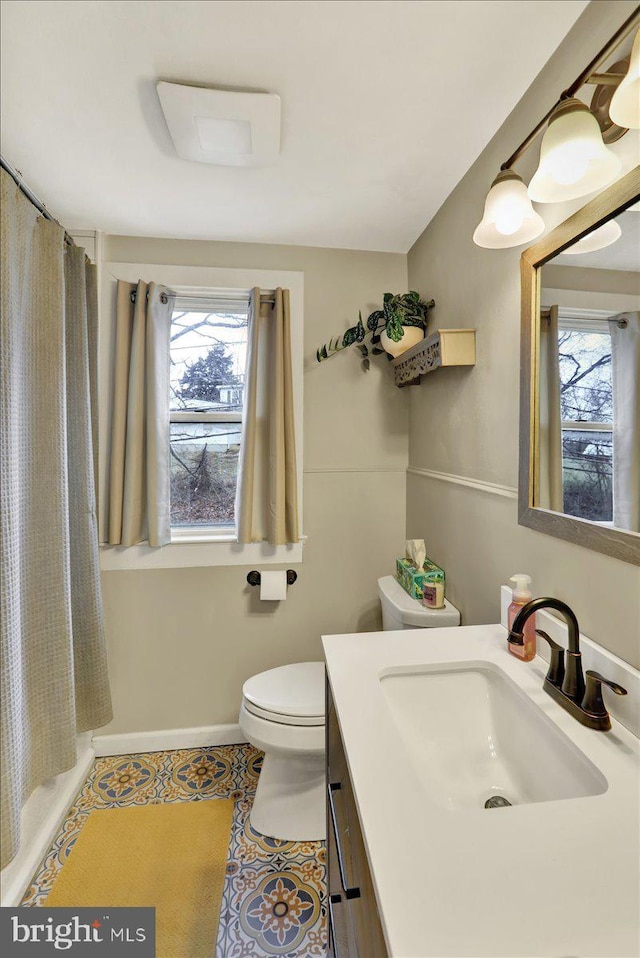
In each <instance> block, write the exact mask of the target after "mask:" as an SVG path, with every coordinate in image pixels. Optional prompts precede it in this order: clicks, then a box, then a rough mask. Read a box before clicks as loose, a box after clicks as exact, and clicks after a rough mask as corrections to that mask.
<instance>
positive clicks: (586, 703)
mask: <svg viewBox="0 0 640 958" xmlns="http://www.w3.org/2000/svg"><path fill="white" fill-rule="evenodd" d="M585 674H586V677H587V684H586V688H585V692H584V698H583V700H582V709H583V711H585V712H589V714H590V715H608V713H607V710H606V708H605V704H604V702H603V700H602V686H603V685H606V686H608V687H609V688H610V689H611V691H612V692H615V693H616V695H626V694H627V690H626V689H623V687H622V686H621V685H618V683H617V682H612V681H611V680H610V679H605V677H604V675H600V673H599V672H594V671H593V670H592V669H587V671H586V673H585Z"/></svg>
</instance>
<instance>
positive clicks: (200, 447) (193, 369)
mask: <svg viewBox="0 0 640 958" xmlns="http://www.w3.org/2000/svg"><path fill="white" fill-rule="evenodd" d="M247 313H248V300H237V301H233V302H225V301H223V300H220V301H216V300H215V299H213V298H212V300H211V302H210V303H209V304H204V305H202V304H201V303H198V304H195V303H194V304H193V305H190V304H189V302H188V300H182V299H180V298H178V301H177V303H176V309H175V310H174V313H173V317H172V322H171V345H170V363H171V379H170V384H171V397H170V410H171V437H170V440H171V441H170V450H171V524H172V526H196V527H197V526H200V527H202V526H223V525H224V526H226V525H233V523H234V519H235V516H234V503H235V493H236V484H237V475H238V455H239V451H240V440H241V433H242V401H243V389H244V376H245V362H246V351H247Z"/></svg>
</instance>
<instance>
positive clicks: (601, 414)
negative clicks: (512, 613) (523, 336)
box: [535, 204, 640, 532]
mask: <svg viewBox="0 0 640 958" xmlns="http://www.w3.org/2000/svg"><path fill="white" fill-rule="evenodd" d="M604 241H606V245H605V246H602V245H601V244H602V243H603V242H604ZM594 246H595V248H593V247H594ZM540 304H541V310H540V336H539V397H538V398H539V416H538V455H537V477H538V478H537V495H536V497H535V502H536V505H538V506H540V507H542V508H545V509H551V510H552V511H555V512H561V513H564V514H565V515H568V516H575V517H578V518H581V519H587V520H590V521H592V522H596V523H601V524H604V525H609V526H613V527H616V528H620V529H626V530H629V531H634V532H639V531H640V313H639V312H638V309H639V308H640V205H639V204H636V205H635V206H633V207H631V208H630V209H627V210H626V211H625V212H623V213H621V214H618V216H616V217H615V218H613V219H612V220H610V221H609V222H608V223H606V224H604V227H603V226H602V225H601V226H599V227H598V229H597V230H593V231H592V232H591V233H588V234H586V236H584V237H583V238H581V239H580V240H579V241H578V242H577V243H576V244H574V248H573V249H572V248H571V247H569V248H568V249H567V250H565V251H564V252H563V253H560V254H558V255H556V256H555V257H554V258H553V259H552V260H550V261H549V262H548V263H546V264H545V266H544V267H543V268H542V283H541V299H540Z"/></svg>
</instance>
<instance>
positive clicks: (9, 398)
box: [0, 170, 112, 867]
mask: <svg viewBox="0 0 640 958" xmlns="http://www.w3.org/2000/svg"><path fill="white" fill-rule="evenodd" d="M1 173H2V183H1V188H2V197H1V200H2V210H1V250H0V253H1V269H2V340H1V350H0V360H1V382H0V389H1V392H0V494H1V502H0V562H1V565H0V587H1V588H0V592H1V607H0V615H1V631H0V643H1V648H0V652H1V666H2V678H1V682H2V687H1V699H0V704H1V710H2V712H1V718H2V754H1V772H2V793H1V808H0V811H1V817H2V860H1V865H2V867H4V865H6V864H7V863H8V862H9V861H10V860H11V859H12V858H13V857H14V856H15V854H16V852H17V849H18V845H19V842H20V811H21V808H22V805H23V804H24V802H25V801H26V799H27V798H28V797H29V795H30V794H31V792H32V791H33V790H34V789H35V788H36V787H37V786H38V785H41V784H42V783H43V782H45V781H47V780H48V779H51V778H53V777H54V776H55V775H58V774H59V773H60V772H63V771H65V770H67V769H69V768H71V767H73V765H74V764H75V762H76V737H77V733H78V732H81V731H86V730H89V729H94V728H98V727H99V726H102V725H105V724H106V723H107V722H109V720H110V719H111V717H112V711H111V699H110V692H109V681H108V675H107V661H106V649H105V639H104V624H103V613H102V600H101V595H100V578H99V565H98V536H97V526H96V510H95V494H94V463H95V458H94V455H95V446H94V437H95V436H96V434H97V433H96V421H95V415H96V408H95V401H94V402H93V403H92V396H93V398H94V400H95V389H94V385H93V384H95V376H96V336H97V331H96V324H97V309H96V306H97V294H96V278H95V267H93V266H91V265H90V264H88V263H87V262H86V257H85V255H84V251H83V250H81V249H78V248H76V247H74V246H67V245H66V244H65V234H64V230H63V229H62V227H60V226H59V225H58V224H56V223H53V222H51V221H49V220H47V219H44V218H43V217H41V216H39V215H38V213H37V210H36V209H35V208H34V207H33V206H32V205H31V203H30V202H29V201H28V200H27V199H26V197H25V196H24V195H23V194H22V193H21V192H20V191H19V190H18V188H17V186H16V185H15V183H14V182H13V179H12V178H11V177H10V176H9V175H8V174H7V173H5V171H4V170H2V171H1Z"/></svg>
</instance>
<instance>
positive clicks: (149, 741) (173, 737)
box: [92, 725, 247, 757]
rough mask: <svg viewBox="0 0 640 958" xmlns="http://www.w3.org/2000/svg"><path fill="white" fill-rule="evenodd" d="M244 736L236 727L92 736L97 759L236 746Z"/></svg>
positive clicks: (214, 726)
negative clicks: (170, 750)
mask: <svg viewBox="0 0 640 958" xmlns="http://www.w3.org/2000/svg"><path fill="white" fill-rule="evenodd" d="M246 741H247V736H246V735H245V734H244V733H243V731H242V729H241V728H240V726H239V725H204V726H202V727H200V728H171V729H161V730H159V731H155V732H124V733H123V734H120V735H94V737H93V741H92V745H93V748H94V750H95V753H96V757H102V756H105V755H130V754H132V753H134V752H166V751H168V750H169V749H173V748H202V747H204V746H208V745H239V744H240V743H241V742H246Z"/></svg>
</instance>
